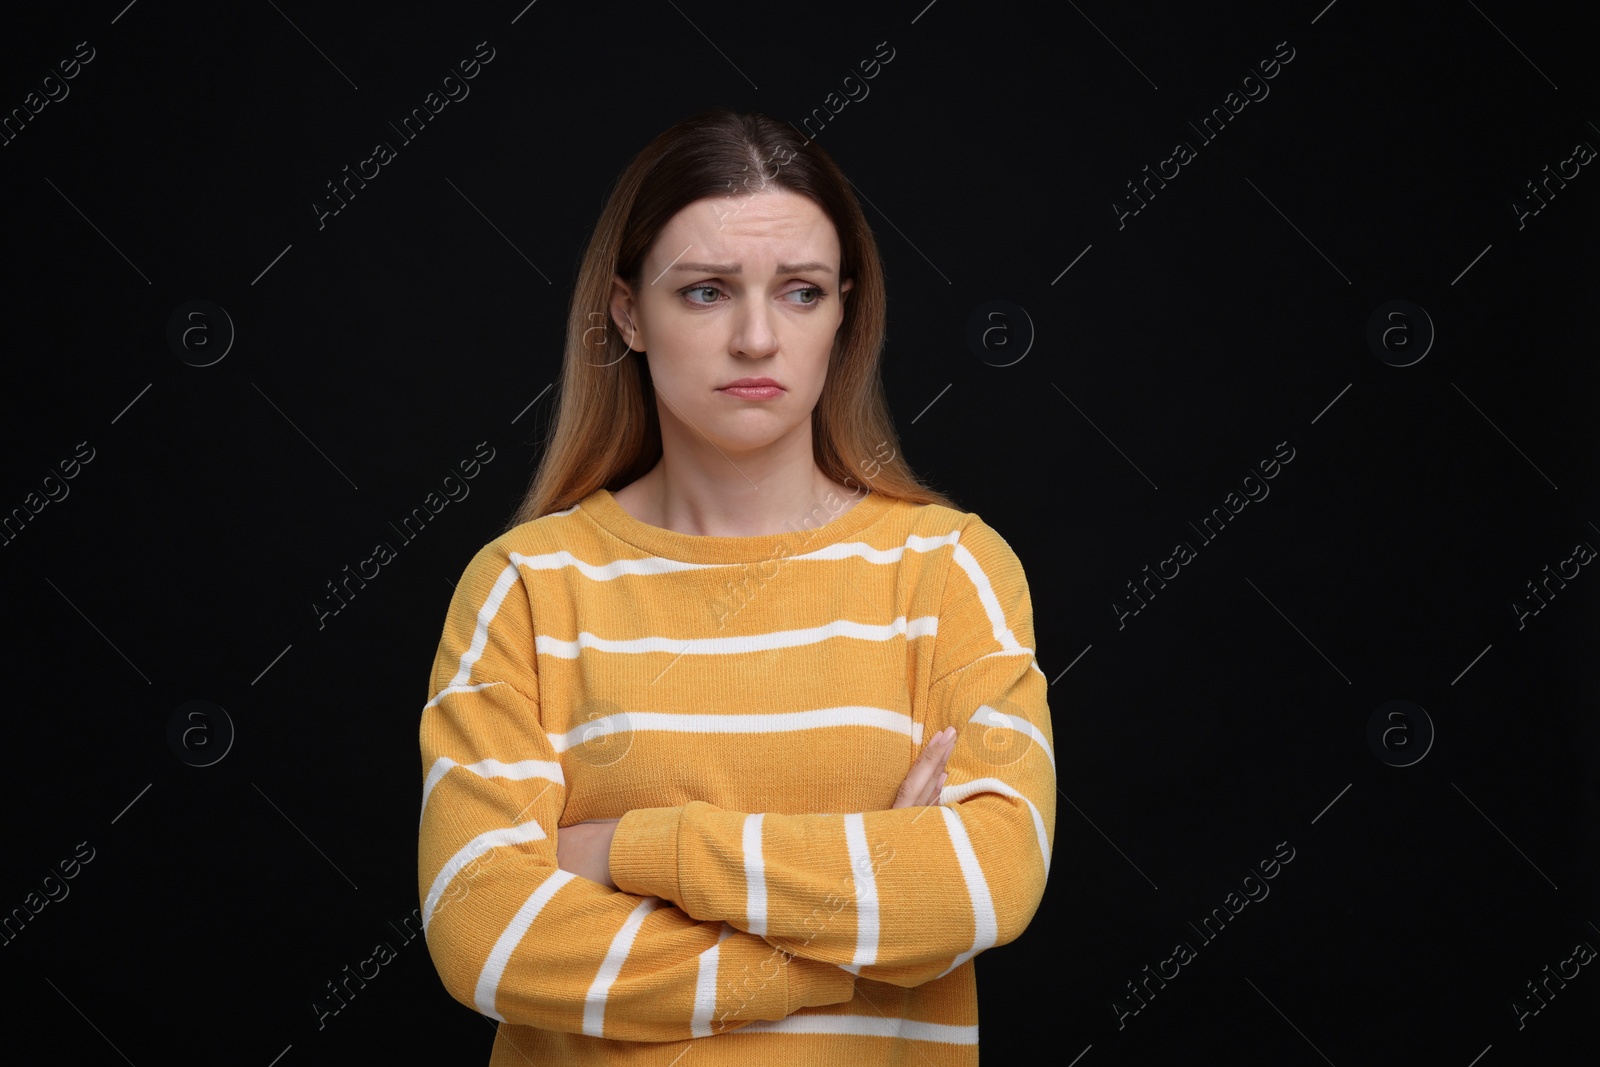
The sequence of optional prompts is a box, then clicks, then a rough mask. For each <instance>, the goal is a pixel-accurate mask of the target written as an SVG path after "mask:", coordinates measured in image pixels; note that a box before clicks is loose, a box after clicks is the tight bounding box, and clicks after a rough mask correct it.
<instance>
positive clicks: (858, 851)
mask: <svg viewBox="0 0 1600 1067" xmlns="http://www.w3.org/2000/svg"><path fill="white" fill-rule="evenodd" d="M844 840H845V845H846V846H847V847H848V848H849V850H850V873H851V876H852V877H853V878H854V879H855V889H856V953H855V958H854V959H852V960H851V961H850V965H849V966H847V967H845V970H847V971H849V972H850V973H851V974H855V975H859V974H860V973H861V968H862V967H865V966H866V965H867V964H869V963H873V962H876V960H877V958H878V877H877V875H876V874H875V873H874V872H873V869H872V856H871V855H870V854H869V853H868V851H867V827H866V822H865V820H863V819H862V817H861V814H860V813H859V812H857V813H854V814H851V815H846V816H845V817H844Z"/></svg>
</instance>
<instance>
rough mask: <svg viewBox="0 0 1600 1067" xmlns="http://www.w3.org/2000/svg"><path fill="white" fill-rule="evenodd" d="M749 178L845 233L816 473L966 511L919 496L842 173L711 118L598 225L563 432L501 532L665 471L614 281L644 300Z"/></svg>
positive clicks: (614, 196) (875, 268) (618, 196)
mask: <svg viewBox="0 0 1600 1067" xmlns="http://www.w3.org/2000/svg"><path fill="white" fill-rule="evenodd" d="M752 171H754V172H755V173H754V175H752ZM774 172H775V173H774ZM753 179H754V181H755V183H756V187H757V188H770V187H772V186H778V187H780V188H783V189H788V190H790V191H793V192H796V193H799V194H800V195H802V196H806V197H809V198H810V199H811V200H813V201H815V202H816V204H817V206H819V207H820V208H821V209H822V210H823V212H824V213H825V214H827V216H828V217H829V218H830V219H831V220H832V221H833V225H834V228H835V230H837V232H838V236H839V246H840V258H839V280H840V282H841V284H842V283H843V282H844V280H845V279H851V278H853V279H854V281H855V285H854V287H853V288H852V289H851V292H850V298H849V299H848V300H846V301H845V305H844V320H843V322H842V323H841V324H840V327H839V331H838V334H837V335H836V341H835V344H834V347H833V351H832V353H831V354H830V356H829V360H828V372H827V377H826V380H825V381H824V383H823V387H822V394H821V396H819V397H818V399H817V406H816V408H815V409H814V410H813V411H812V413H811V436H812V452H813V455H814V457H815V460H816V464H817V466H818V467H819V468H821V470H822V471H823V473H825V474H826V475H827V476H828V477H830V478H832V479H833V480H834V481H837V482H841V483H843V484H845V485H846V486H850V487H852V489H853V488H854V487H855V486H863V487H870V488H871V489H872V490H873V491H874V492H876V493H881V494H882V495H883V496H885V497H889V498H891V499H900V500H908V501H911V502H912V503H916V504H942V505H944V506H945V507H949V508H955V509H956V510H958V511H960V510H964V509H962V508H960V507H959V506H958V505H957V504H956V503H955V502H954V501H952V500H951V499H950V498H949V497H947V496H945V495H944V494H943V493H940V492H939V491H937V490H935V489H932V488H930V487H929V486H927V485H925V484H924V483H923V482H922V481H921V479H919V478H918V477H917V476H916V474H915V473H913V472H912V470H911V468H910V467H909V466H907V464H906V462H905V460H904V459H903V458H902V457H901V456H900V441H899V438H898V436H897V435H896V434H895V430H894V422H893V420H892V419H891V417H890V415H889V405H888V403H887V401H886V400H885V398H884V393H883V381H882V378H881V376H880V361H881V359H882V354H883V346H884V328H885V297H884V283H883V264H882V261H881V260H880V259H879V258H878V246H877V242H876V241H875V240H874V239H873V236H872V231H871V229H869V228H868V226H867V220H866V218H865V216H864V215H863V214H862V212H861V206H860V204H858V203H857V202H856V198H855V196H854V195H853V194H852V192H851V190H850V184H849V182H848V180H847V179H846V178H845V176H844V173H843V172H842V171H840V169H839V167H838V165H837V164H835V163H834V161H833V160H832V158H831V157H829V155H828V154H827V153H826V152H825V151H823V149H822V148H821V147H819V146H818V145H817V144H816V143H815V142H813V141H810V140H808V139H806V138H804V137H802V136H801V135H800V134H799V132H798V131H796V130H795V129H794V127H792V126H790V125H789V124H788V123H786V122H783V121H781V120H779V119H775V118H772V117H771V116H769V115H763V114H759V113H751V114H739V113H736V112H734V111H732V110H729V109H728V108H713V109H711V110H708V111H703V112H701V113H700V114H697V115H693V116H691V117H689V118H687V119H684V120H683V121H682V122H679V123H677V124H676V125H674V126H672V127H671V128H669V129H667V130H665V131H664V132H662V133H661V134H659V135H658V136H656V138H655V139H654V140H652V141H651V142H650V143H649V144H648V145H646V146H645V148H644V150H643V151H641V152H640V153H639V154H638V155H637V156H635V157H634V158H633V161H632V162H630V163H629V164H628V166H627V167H626V169H624V170H623V172H622V174H621V176H620V177H618V179H617V182H616V185H615V186H614V187H613V188H612V190H611V195H610V197H609V199H607V201H606V205H605V208H604V210H602V211H601V212H600V220H599V222H597V223H596V224H595V228H594V233H593V235H592V236H591V237H590V238H589V245H588V248H587V249H586V250H585V252H584V255H583V262H582V264H581V265H580V267H579V269H578V278H577V285H576V287H575V288H574V290H573V294H572V306H571V308H570V309H569V311H568V313H567V338H566V348H565V356H564V361H563V366H562V372H561V391H560V398H559V405H560V406H559V407H558V409H557V411H556V416H555V427H554V430H553V431H552V432H551V433H550V435H549V437H548V440H547V444H546V448H545V451H544V455H543V456H542V458H541V459H540V461H539V466H538V469H537V470H536V471H535V472H534V476H533V480H532V483H531V484H530V485H529V488H528V492H527V495H526V496H525V497H524V498H523V500H522V504H521V506H519V507H518V508H517V510H516V512H515V514H513V516H512V517H511V520H510V522H508V523H507V525H506V529H507V530H509V529H511V528H513V527H516V526H519V525H521V524H522V523H525V522H531V521H532V520H534V519H537V518H539V517H541V516H543V515H548V514H549V513H550V512H552V511H558V510H561V509H563V508H567V507H570V506H571V505H573V504H575V503H577V502H578V501H580V500H582V499H583V498H584V497H586V496H588V495H589V494H590V493H592V492H594V491H595V490H596V489H598V488H600V487H602V486H603V487H605V488H606V489H608V490H611V491H612V492H615V491H617V490H619V489H621V488H622V487H623V486H626V485H627V484H629V483H630V482H632V481H634V480H636V479H637V478H639V477H641V476H642V475H644V474H646V473H648V472H649V471H650V469H651V468H652V467H654V466H655V465H656V462H657V461H658V460H659V459H660V458H661V427H660V423H659V421H658V420H659V415H658V413H657V411H656V398H655V390H654V388H653V386H652V384H651V381H650V368H649V364H648V363H647V362H646V361H645V356H644V353H642V352H635V351H634V350H633V349H631V348H630V347H629V346H628V344H627V342H626V341H625V340H624V338H623V337H622V336H621V335H620V334H618V333H617V331H616V330H614V329H613V328H612V326H613V324H612V322H611V316H610V310H609V309H610V304H611V280H612V276H613V275H618V276H620V277H622V278H623V279H625V280H626V281H627V282H628V283H629V284H630V285H631V286H632V287H633V289H634V291H635V292H637V291H638V289H639V282H640V280H641V277H640V276H641V274H642V272H643V269H644V257H645V254H646V253H647V252H648V251H649V250H650V247H651V245H653V244H654V243H655V240H656V237H657V236H658V235H659V234H660V232H661V230H662V228H663V227H665V226H666V224H667V222H668V221H670V220H671V218H672V217H673V216H674V215H676V214H677V213H678V212H679V211H680V210H681V209H682V208H684V207H685V206H687V205H689V204H692V203H694V202H695V201H697V200H700V199H702V198H704V197H719V196H729V195H733V193H732V192H731V190H734V189H735V187H736V186H737V185H739V184H740V183H743V185H744V187H745V188H746V189H747V190H748V189H750V188H751V182H752V180H753Z"/></svg>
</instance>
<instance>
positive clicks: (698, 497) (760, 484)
mask: <svg viewBox="0 0 1600 1067" xmlns="http://www.w3.org/2000/svg"><path fill="white" fill-rule="evenodd" d="M664 428H665V427H664ZM662 445H663V449H662V456H661V460H660V461H659V462H658V463H657V464H656V465H655V466H654V467H653V468H651V470H650V472H649V473H648V474H646V475H644V476H643V477H642V478H640V479H639V480H638V481H636V482H634V483H633V484H632V485H630V486H628V487H627V488H626V489H625V490H623V491H622V493H619V494H617V497H618V502H619V503H626V504H627V505H629V506H628V508H627V510H628V511H630V512H631V513H632V514H633V515H634V517H635V518H637V519H639V520H640V521H642V522H647V523H649V524H650V525H652V526H660V527H662V528H664V529H668V530H675V531H677V532H678V533H685V534H694V535H699V536H710V537H755V536H762V535H767V534H777V533H785V532H789V531H796V530H807V529H815V528H816V527H817V526H820V525H822V524H823V523H825V522H829V521H831V520H832V519H835V518H837V517H838V516H840V515H842V514H844V512H845V511H847V510H848V509H849V508H851V507H853V506H855V504H856V503H857V502H858V501H859V500H860V499H861V497H862V496H863V495H864V494H863V493H862V492H861V491H860V490H852V489H847V488H846V487H844V486H841V485H839V484H838V483H837V482H835V481H833V480H832V479H831V478H829V477H828V476H827V475H826V474H824V473H823V471H822V470H821V468H819V467H818V466H817V465H816V460H815V459H814V457H813V455H812V445H811V424H810V422H809V420H808V421H807V422H806V423H804V424H803V425H802V426H801V427H800V428H799V429H798V431H797V432H796V433H794V434H792V435H790V437H789V438H788V439H785V440H781V441H774V442H772V444H771V445H769V446H768V447H766V448H763V449H760V450H753V451H751V452H744V453H727V452H723V451H720V450H718V449H717V448H715V447H713V446H712V445H711V444H710V443H709V442H708V441H706V440H705V439H704V438H703V437H702V438H699V447H695V446H694V445H692V444H691V443H690V442H688V441H686V440H674V439H669V438H663V440H662ZM624 494H626V495H624Z"/></svg>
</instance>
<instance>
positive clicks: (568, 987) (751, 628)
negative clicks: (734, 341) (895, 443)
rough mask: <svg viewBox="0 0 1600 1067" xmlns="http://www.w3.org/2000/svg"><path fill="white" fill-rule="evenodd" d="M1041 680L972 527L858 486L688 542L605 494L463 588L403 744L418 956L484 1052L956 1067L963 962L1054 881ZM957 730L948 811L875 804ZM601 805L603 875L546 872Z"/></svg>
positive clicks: (1007, 561)
mask: <svg viewBox="0 0 1600 1067" xmlns="http://www.w3.org/2000/svg"><path fill="white" fill-rule="evenodd" d="M832 499H835V500H837V498H836V497H835V498H832ZM1047 687H1048V682H1047V680H1046V678H1045V676H1044V674H1043V672H1042V671H1041V670H1040V668H1039V665H1038V663H1037V662H1036V660H1035V656H1034V635H1033V612H1032V604H1031V601H1030V598H1029V593H1028V585H1027V580H1026V578H1025V576H1024V574H1023V569H1022V566H1021V563H1020V562H1019V561H1018V559H1017V557H1016V555H1015V553H1014V552H1013V551H1012V549H1011V547H1010V546H1009V545H1008V544H1007V543H1006V541H1005V540H1004V539H1003V538H1002V537H1001V536H1000V535H999V534H998V533H997V532H996V531H995V530H994V529H992V528H991V527H989V526H988V525H986V524H985V523H984V522H983V521H982V519H980V518H979V517H978V516H977V515H976V514H973V513H967V512H961V511H955V510H952V509H950V508H946V507H943V506H939V505H916V504H911V503H908V502H906V501H902V500H894V499H890V498H887V497H884V496H882V495H881V494H879V493H873V492H867V493H865V494H863V495H861V496H859V497H857V498H856V500H855V503H853V504H849V505H848V506H844V502H840V507H839V508H834V509H833V510H832V511H831V512H830V511H828V510H824V509H821V508H819V509H817V510H815V511H814V512H813V515H812V517H811V518H809V519H808V520H807V522H805V523H802V524H794V523H790V524H789V529H788V530H787V531H786V532H784V533H780V534H770V535H760V536H749V537H714V536H696V535H691V534H684V533H679V532H677V531H673V530H667V529H664V528H661V527H657V526H652V525H649V524H647V523H645V522H643V521H641V520H639V519H636V518H635V517H633V516H632V515H630V514H629V513H628V512H627V511H625V510H624V509H623V507H622V506H621V505H620V504H619V503H618V502H617V501H616V499H615V497H614V496H613V495H612V494H611V493H610V492H608V491H607V490H605V489H599V490H596V491H595V492H594V493H592V494H590V495H589V496H588V497H586V498H585V499H583V500H582V501H581V502H580V503H578V504H576V505H574V506H572V507H570V508H567V509H566V510H563V511H558V512H554V513H552V514H549V515H546V516H544V517H542V518H539V519H536V520H534V521H532V522H528V523H524V524H522V525H520V526H517V527H516V528H514V529H512V530H510V531H508V532H507V533H505V534H503V535H501V536H500V537H498V538H496V539H495V540H494V541H492V542H490V543H489V544H488V545H486V546H484V547H483V548H482V549H480V550H479V551H478V552H477V553H476V555H474V557H473V558H472V560H471V562H470V563H469V564H468V565H467V567H466V569H465V571H464V572H463V573H462V575H461V578H460V580H459V581H458V582H457V585H456V593H455V596H454V598H453V599H452V600H451V603H450V608H449V611H448V613H447V616H446V618H445V622H444V630H443V634H442V637H441V639H440V642H439V647H438V653H437V656H436V658H435V660H434V664H433V673H432V678H431V682H430V685H429V691H428V694H427V703H426V705H425V706H424V707H423V710H422V720H421V725H420V730H419V733H420V741H421V755H422V779H423V781H422V813H421V823H420V827H419V839H418V892H419V895H420V897H421V901H422V916H423V927H424V930H425V932H426V937H427V945H428V951H429V953H430V955H431V957H432V959H433V962H434V966H435V967H436V968H437V970H438V972H439V976H440V978H441V980H442V981H443V984H444V987H445V989H446V990H448V992H449V993H450V995H451V996H452V997H454V998H455V999H456V1000H458V1001H460V1002H461V1003H462V1004H465V1005H467V1006H468V1007H470V1008H472V1009H474V1010H476V1011H478V1012H480V1013H482V1014H483V1015H486V1016H488V1017H490V1018H492V1019H495V1020H498V1021H499V1026H498V1029H497V1032H496V1037H495V1041H494V1046H493V1050H492V1052H491V1056H490V1061H489V1062H490V1064H491V1065H501V1064H504V1065H510V1064H518V1065H527V1064H556V1063H561V1064H577V1065H585V1064H601V1063H604V1064H641V1065H642V1064H652V1065H661V1067H667V1065H669V1064H675V1063H678V1062H679V1058H680V1057H682V1059H683V1062H684V1064H685V1065H686V1067H719V1065H730V1064H740V1065H749V1064H762V1063H804V1064H819V1065H839V1067H844V1065H849V1067H870V1065H874V1064H890V1063H895V1064H917V1065H924V1064H926V1065H931V1067H944V1065H956V1064H961V1065H971V1064H976V1063H977V1062H978V1003H977V986H976V978H975V970H974V966H975V965H974V959H973V958H974V957H975V956H977V955H978V954H979V953H981V952H983V950H985V949H987V948H991V947H993V946H995V945H1002V944H1005V943H1007V942H1009V941H1011V940H1013V939H1014V938H1016V937H1017V936H1018V935H1019V934H1021V933H1022V931H1023V929H1024V928H1025V927H1026V926H1027V925H1028V922H1029V921H1030V920H1031V919H1032V917H1033V915H1034V912H1035V911H1036V910H1037V908H1038V906H1039V902H1040V899H1041V897H1042V895H1043V892H1044V886H1045V878H1046V875H1047V873H1048V871H1049V867H1050V851H1051V846H1052V842H1053V840H1054V835H1055V799H1056V777H1055V752H1054V748H1053V741H1052V731H1051V725H1050V713H1049V708H1048V705H1047V703H1046V695H1047ZM946 726H954V727H956V729H957V731H958V734H957V738H956V743H955V747H954V749H953V751H952V752H951V755H950V759H949V763H948V766H947V770H948V772H949V779H948V781H947V783H946V785H945V786H944V788H943V791H942V793H941V795H940V798H939V802H938V803H937V804H935V805H932V806H926V807H910V808H899V809H893V808H891V805H892V804H893V803H894V799H895V795H896V792H897V790H898V789H899V787H900V784H901V782H902V780H903V779H904V778H905V776H906V773H907V772H908V771H909V770H910V768H911V764H912V762H913V761H914V760H915V759H916V758H917V756H918V755H919V753H920V752H921V750H922V747H923V744H924V742H925V741H926V740H927V739H930V738H932V737H933V735H934V734H936V733H937V732H938V731H940V730H942V729H943V728H944V727H946ZM594 819H620V820H621V821H620V822H619V823H618V824H617V829H616V835H615V838H614V839H613V842H612V847H611V855H610V871H611V876H612V879H613V880H614V881H615V882H616V884H617V886H618V887H619V888H618V889H616V890H613V889H610V888H609V887H607V886H604V885H602V884H600V883H598V882H594V881H591V880H589V879H586V878H581V877H578V876H576V875H573V874H571V873H569V872H566V871H563V870H560V869H558V867H557V865H556V839H557V836H558V835H559V834H560V832H561V827H564V826H570V825H572V824H573V823H577V822H583V821H586V820H594Z"/></svg>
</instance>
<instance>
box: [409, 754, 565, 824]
mask: <svg viewBox="0 0 1600 1067" xmlns="http://www.w3.org/2000/svg"><path fill="white" fill-rule="evenodd" d="M451 767H460V768H461V769H462V770H464V771H471V772H472V773H473V774H476V775H477V776H478V777H480V778H511V779H513V780H516V781H524V780H526V779H528V778H548V779H550V781H552V782H555V783H556V784H557V785H566V784H567V780H566V777H565V776H564V775H563V774H562V773H561V764H559V763H557V762H556V761H555V760H541V759H525V760H518V761H517V762H515V763H501V762H500V761H499V760H497V759H481V760H479V761H478V762H477V763H457V762H456V761H455V760H453V759H451V758H450V757H449V756H440V757H439V758H438V759H436V760H434V761H433V766H432V767H431V768H429V770H428V777H427V779H426V780H425V781H424V782H423V783H422V810H423V812H424V814H426V812H427V810H428V797H429V796H430V795H431V794H432V793H433V787H434V786H436V785H438V784H439V781H440V779H442V778H443V777H444V776H445V775H446V774H449V773H450V768H451ZM417 825H418V826H421V825H422V819H421V817H418V819H417Z"/></svg>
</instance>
